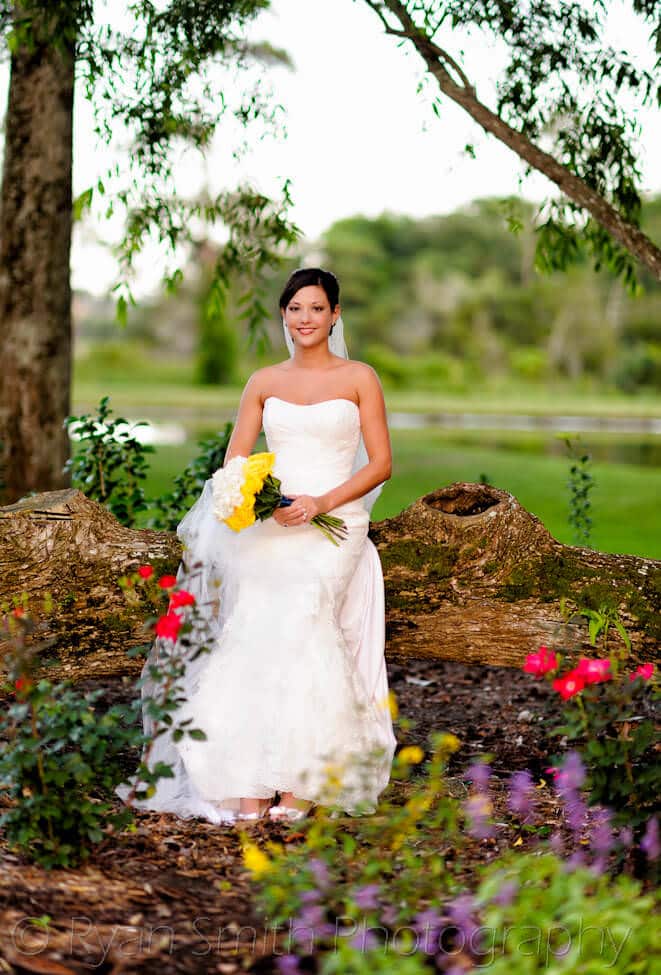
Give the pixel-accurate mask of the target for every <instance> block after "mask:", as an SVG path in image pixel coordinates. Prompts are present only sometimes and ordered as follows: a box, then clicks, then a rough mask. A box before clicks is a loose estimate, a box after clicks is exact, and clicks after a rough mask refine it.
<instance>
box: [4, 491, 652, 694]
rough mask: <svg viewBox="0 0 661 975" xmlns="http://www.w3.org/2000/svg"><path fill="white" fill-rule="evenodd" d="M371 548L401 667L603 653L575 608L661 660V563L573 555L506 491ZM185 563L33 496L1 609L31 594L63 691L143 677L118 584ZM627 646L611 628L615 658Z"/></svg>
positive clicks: (391, 524)
mask: <svg viewBox="0 0 661 975" xmlns="http://www.w3.org/2000/svg"><path fill="white" fill-rule="evenodd" d="M370 536H371V538H372V539H373V541H374V542H375V544H376V546H377V549H378V551H379V555H380V558H381V563H382V565H383V573H384V579H385V586H386V625H387V655H388V657H389V658H406V657H418V658H421V657H427V658H433V657H438V658H444V659H452V660H461V661H465V662H472V661H474V662H475V663H488V664H496V665H505V666H519V665H520V664H521V663H522V661H523V659H524V658H525V655H526V654H527V653H530V652H532V651H533V650H536V649H537V648H538V646H539V645H540V644H542V643H545V644H547V645H548V646H551V647H555V648H566V649H568V650H575V651H579V650H581V651H584V652H594V651H591V648H590V645H589V641H588V634H587V625H586V623H585V620H581V619H576V618H575V619H574V620H573V621H571V622H570V623H568V624H566V623H564V622H563V616H562V613H561V607H560V600H561V598H562V597H564V598H565V599H566V600H567V601H568V603H569V604H571V605H572V606H575V607H590V608H593V609H599V608H600V607H606V608H608V609H611V610H616V611H617V612H618V613H619V616H620V619H621V620H622V622H623V624H624V626H625V627H626V629H627V631H628V633H629V635H630V637H631V640H632V644H633V650H632V659H633V660H635V661H636V662H639V661H643V660H645V661H647V660H653V659H655V655H656V648H657V647H658V642H659V636H660V635H661V611H660V610H661V605H660V604H661V563H660V562H656V561H653V560H651V559H641V558H636V557H634V556H629V555H608V554H605V553H603V552H595V551H593V550H591V549H587V548H578V547H573V546H568V545H562V544H561V543H560V542H558V541H557V540H556V539H554V538H553V537H552V536H551V535H550V534H549V533H548V532H547V531H546V529H545V528H544V526H543V525H542V523H541V522H540V521H539V519H538V518H536V517H535V516H534V515H532V514H530V513H529V512H528V511H526V510H525V508H522V507H521V505H520V504H519V503H518V502H517V500H516V498H514V497H513V496H512V495H511V494H508V493H507V492H505V491H500V490H498V489H496V488H494V487H491V486H490V485H483V484H472V483H457V484H452V485H450V486H449V487H445V488H442V489H440V490H438V491H435V492H433V493H432V494H428V495H426V496H425V497H423V498H420V499H419V500H418V501H416V502H415V503H414V504H413V505H411V506H410V507H409V508H407V509H406V510H405V511H403V512H402V513H401V514H400V515H398V516H397V517H396V518H389V519H385V520H384V521H380V522H374V523H372V525H371V528H370ZM180 556H181V546H180V543H179V541H178V539H177V538H176V536H175V535H174V534H173V533H171V532H163V531H154V530H147V529H142V530H134V529H130V528H125V527H124V526H122V525H120V524H119V523H118V522H117V521H116V519H115V518H114V517H113V516H112V515H111V514H110V513H109V512H108V511H107V509H106V508H104V507H103V506H102V505H100V504H97V503H96V502H94V501H90V500H89V499H88V498H86V497H85V496H84V495H83V494H81V492H79V491H74V490H63V491H54V492H49V493H47V494H39V495H35V496H33V497H30V498H26V499H23V500H22V501H20V502H18V503H16V504H13V505H9V506H7V507H4V508H0V606H4V608H5V611H6V610H7V609H8V608H11V606H12V604H13V601H14V600H16V599H20V598H21V596H22V594H26V597H27V600H28V605H29V607H30V609H31V611H32V612H33V613H35V614H36V615H37V616H41V618H42V622H43V624H44V634H43V635H44V636H45V638H46V640H47V641H48V642H49V643H51V644H52V648H51V649H50V650H48V654H47V655H56V657H57V661H58V662H57V666H55V667H53V668H52V669H51V671H50V673H51V674H52V676H53V677H54V678H61V677H64V676H68V677H71V679H73V680H76V679H81V678H85V677H102V676H105V675H110V674H123V673H125V674H127V675H134V674H135V673H136V672H137V671H138V670H139V668H140V660H139V659H131V658H128V657H127V656H126V651H127V650H128V649H129V648H130V647H132V646H136V645H138V644H142V643H144V642H145V640H146V638H147V637H146V634H145V631H144V627H143V624H144V619H145V615H146V614H148V613H149V612H150V611H151V609H152V608H153V607H145V605H144V604H138V605H136V604H132V603H131V601H129V600H127V598H126V596H125V595H124V593H123V591H122V589H121V588H120V586H119V585H118V579H119V577H120V576H122V575H124V574H126V573H128V572H131V571H133V570H134V569H135V568H137V566H138V565H140V564H142V563H144V562H150V563H151V564H152V565H154V567H155V569H156V571H157V573H165V572H167V573H170V572H172V573H174V572H175V571H176V569H177V566H178V563H179V559H180ZM47 595H50V596H51V597H52V598H53V600H54V603H55V606H56V609H55V611H53V612H52V613H50V614H49V613H44V612H43V609H42V608H41V607H42V603H43V599H44V597H46V596H47ZM619 639H620V638H619V637H618V635H617V633H616V632H615V630H614V628H613V627H611V630H610V633H609V642H610V643H611V644H612V646H613V647H615V646H618V645H619ZM5 646H6V644H5ZM0 649H1V648H0Z"/></svg>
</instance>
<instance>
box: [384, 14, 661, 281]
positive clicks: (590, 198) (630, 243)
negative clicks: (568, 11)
mask: <svg viewBox="0 0 661 975" xmlns="http://www.w3.org/2000/svg"><path fill="white" fill-rule="evenodd" d="M366 3H367V5H368V6H369V7H371V9H372V10H374V11H375V12H376V13H377V14H378V15H379V17H380V19H381V22H382V23H383V24H384V27H385V29H386V32H387V33H390V34H394V35H395V36H397V37H405V38H406V39H407V40H410V41H411V43H412V44H413V46H414V47H415V49H416V50H417V52H418V54H419V55H420V56H421V58H422V59H423V60H424V61H425V63H426V65H427V69H428V71H429V73H430V74H432V75H433V76H434V78H436V81H437V82H438V86H439V88H440V89H441V91H442V92H443V94H444V95H447V96H448V98H451V99H452V101H454V102H456V103H457V105H460V106H461V107H462V108H463V109H464V111H466V112H468V114H469V115H470V116H471V117H472V118H473V119H474V120H475V121H476V122H477V123H478V125H480V126H481V127H482V128H483V129H484V131H485V132H488V133H490V134H491V135H494V136H495V137H496V138H497V139H499V140H500V142H502V143H504V144H505V145H506V146H507V147H508V148H509V149H511V150H512V151H513V152H515V153H516V154H517V156H519V157H520V158H521V159H523V160H524V161H525V162H527V163H528V164H529V165H530V166H532V167H533V169H536V170H538V171H539V172H540V173H544V175H545V176H547V177H548V179H550V180H551V181H552V182H554V183H555V184H556V186H558V187H559V188H560V189H561V190H562V192H563V193H564V194H565V195H566V196H568V197H569V199H570V200H573V201H574V203H577V204H578V205H579V206H580V207H582V208H583V209H584V210H587V211H588V213H590V214H591V215H592V216H593V217H594V219H595V220H596V221H597V223H599V224H601V226H602V227H604V228H605V229H606V230H607V231H608V233H609V234H611V236H612V237H613V238H614V239H615V240H617V241H618V243H620V244H621V245H622V246H623V247H624V248H626V250H628V251H629V252H630V253H631V254H633V255H634V257H636V258H637V259H638V260H639V261H640V262H641V264H644V265H645V267H647V268H648V269H649V270H650V271H651V273H652V274H653V275H654V276H655V277H656V278H657V279H658V280H661V248H659V247H657V246H656V244H655V243H654V242H653V241H652V240H650V238H649V237H647V235H646V234H644V233H643V232H642V230H640V228H638V227H636V226H635V225H634V224H632V223H630V222H629V221H628V220H625V219H624V218H623V217H622V215H621V214H620V213H618V211H617V210H616V209H615V208H614V207H613V206H611V204H610V203H609V202H608V201H607V200H605V199H604V197H603V196H601V195H600V194H599V193H597V192H596V191H595V190H593V189H592V187H591V186H588V184H587V183H586V182H585V181H584V180H582V179H581V178H580V177H579V176H576V174H575V173H573V172H572V171H571V170H570V169H568V168H567V167H566V166H563V165H562V163H559V162H558V160H557V159H555V158H554V157H553V156H551V155H550V154H549V153H548V152H544V150H542V149H540V148H539V146H537V145H535V143H534V142H532V141H531V140H530V139H528V138H527V137H526V136H525V135H523V134H522V133H521V132H517V131H516V129H513V128H512V126H511V125H508V124H507V122H505V121H504V120H503V119H501V118H500V116H499V115H496V113H495V112H492V111H491V109H490V108H487V106H486V105H483V104H482V102H480V101H479V100H478V98H477V96H476V94H475V89H474V87H473V86H472V85H470V84H469V83H468V79H466V77H465V75H464V74H463V72H461V71H460V69H459V67H458V65H456V63H455V62H454V61H453V60H452V58H450V56H449V55H448V54H446V52H444V51H443V50H442V49H441V48H439V47H438V46H437V45H436V44H434V42H433V41H432V40H430V38H428V37H427V36H426V35H425V34H424V33H423V32H422V31H421V30H419V29H418V28H417V27H416V24H415V22H414V20H413V18H412V17H411V15H410V14H409V13H408V11H407V9H406V5H405V4H404V3H402V2H400V0H366ZM383 7H386V8H387V9H388V10H389V11H390V12H391V13H393V14H394V15H395V16H396V17H397V19H398V20H399V22H400V24H401V29H395V28H392V27H390V26H389V25H388V24H387V22H386V20H385V18H384V17H383V12H382V9H381V8H383ZM444 62H445V63H444ZM446 64H448V65H451V66H452V68H453V69H454V70H456V71H459V72H460V76H461V79H462V82H463V83H462V84H457V82H456V81H455V80H454V79H453V77H452V75H451V74H450V72H449V71H448V70H447V67H446Z"/></svg>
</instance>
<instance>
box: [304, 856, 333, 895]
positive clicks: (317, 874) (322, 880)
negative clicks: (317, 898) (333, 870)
mask: <svg viewBox="0 0 661 975" xmlns="http://www.w3.org/2000/svg"><path fill="white" fill-rule="evenodd" d="M309 866H310V871H311V873H312V876H313V877H314V879H315V883H316V884H317V886H318V887H321V888H322V890H323V889H324V888H325V887H328V884H329V883H330V876H329V873H328V867H327V866H326V864H325V863H324V861H323V860H320V859H319V857H313V859H312V860H310V864H309Z"/></svg>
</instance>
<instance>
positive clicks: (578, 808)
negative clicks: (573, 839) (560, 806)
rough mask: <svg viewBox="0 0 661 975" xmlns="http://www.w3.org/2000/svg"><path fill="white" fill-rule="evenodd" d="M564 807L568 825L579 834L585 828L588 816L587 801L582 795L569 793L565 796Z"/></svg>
mask: <svg viewBox="0 0 661 975" xmlns="http://www.w3.org/2000/svg"><path fill="white" fill-rule="evenodd" d="M564 809H565V819H566V820H567V825H568V826H569V828H570V829H571V831H572V832H573V833H574V835H575V836H578V835H579V834H580V832H581V829H582V828H583V825H584V823H585V818H586V816H587V807H586V805H585V802H584V801H583V799H582V798H581V796H579V795H576V794H574V795H571V794H569V795H568V796H566V797H565V800H564Z"/></svg>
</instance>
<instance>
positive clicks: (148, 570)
mask: <svg viewBox="0 0 661 975" xmlns="http://www.w3.org/2000/svg"><path fill="white" fill-rule="evenodd" d="M153 574H154V567H153V566H151V565H141V566H139V568H138V575H139V576H140V578H141V579H150V578H151V577H152V576H153Z"/></svg>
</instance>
